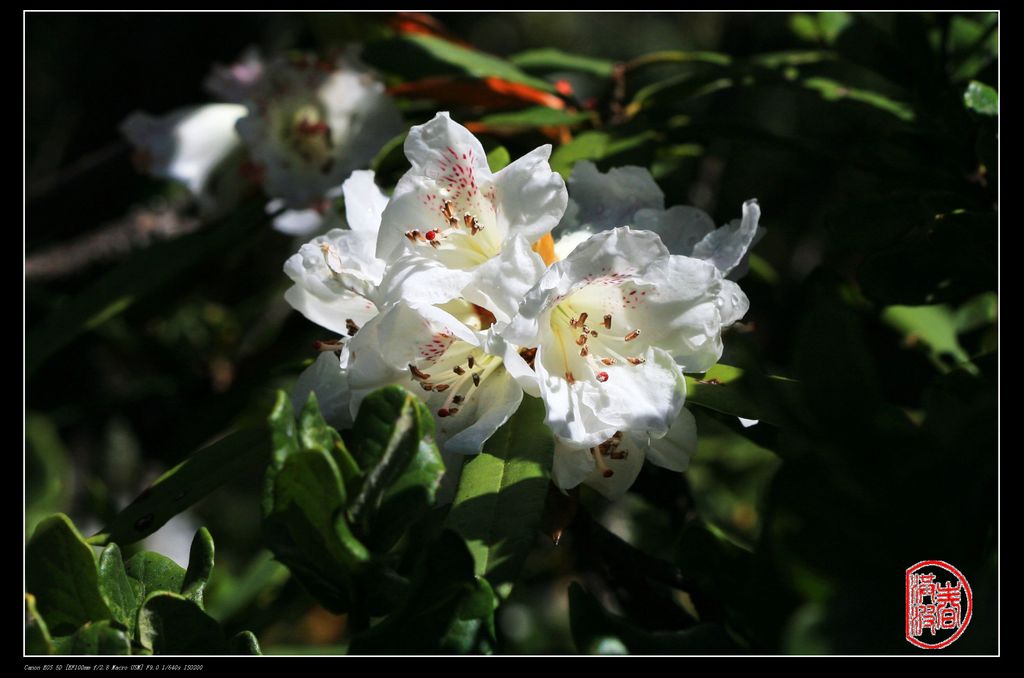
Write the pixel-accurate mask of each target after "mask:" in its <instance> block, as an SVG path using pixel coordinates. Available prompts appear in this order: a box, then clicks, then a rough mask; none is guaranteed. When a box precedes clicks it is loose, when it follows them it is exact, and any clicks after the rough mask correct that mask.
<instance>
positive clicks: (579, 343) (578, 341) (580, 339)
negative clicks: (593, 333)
mask: <svg viewBox="0 0 1024 678" xmlns="http://www.w3.org/2000/svg"><path fill="white" fill-rule="evenodd" d="M585 343H587V335H585V334H581V335H580V336H579V337H578V338H577V339H576V345H577V346H582V345H583V344H585Z"/></svg>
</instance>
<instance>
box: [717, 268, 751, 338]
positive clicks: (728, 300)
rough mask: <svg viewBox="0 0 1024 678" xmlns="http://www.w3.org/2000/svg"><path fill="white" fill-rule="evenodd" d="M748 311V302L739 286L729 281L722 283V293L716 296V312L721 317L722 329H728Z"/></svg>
mask: <svg viewBox="0 0 1024 678" xmlns="http://www.w3.org/2000/svg"><path fill="white" fill-rule="evenodd" d="M748 310H750V301H749V300H748V299H747V295H746V294H744V293H743V290H741V289H740V286H739V285H737V284H736V283H734V282H733V281H731V280H723V281H722V291H721V292H720V293H719V295H718V312H719V314H721V316H722V327H728V326H729V325H732V324H733V323H734V322H736V321H737V320H741V319H742V318H743V316H745V315H746V314H747V311H748Z"/></svg>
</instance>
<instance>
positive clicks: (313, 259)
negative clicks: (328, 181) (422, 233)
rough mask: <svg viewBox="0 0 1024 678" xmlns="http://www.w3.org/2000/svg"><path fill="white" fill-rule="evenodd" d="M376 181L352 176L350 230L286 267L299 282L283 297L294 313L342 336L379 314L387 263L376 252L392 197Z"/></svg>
mask: <svg viewBox="0 0 1024 678" xmlns="http://www.w3.org/2000/svg"><path fill="white" fill-rule="evenodd" d="M373 176H374V175H373V172H372V171H369V170H365V171H358V172H353V173H352V176H351V177H349V179H348V180H347V181H346V182H345V183H344V184H343V185H342V191H343V192H344V195H345V217H346V221H347V222H348V225H349V226H350V229H351V230H343V229H340V228H338V229H333V230H331V231H330V232H328V233H327V234H326V235H322V236H318V237H316V238H314V239H313V240H312V241H310V242H308V243H306V244H305V245H303V246H302V247H300V248H299V251H298V252H297V253H296V254H293V255H292V256H291V257H290V258H289V259H288V261H286V262H285V265H284V271H285V273H286V274H287V275H288V277H289V278H291V279H292V281H293V282H294V283H295V284H294V285H292V287H291V288H289V289H288V291H287V292H285V299H286V300H287V301H288V303H289V304H291V306H292V308H294V309H295V310H297V311H298V312H299V313H301V314H302V315H304V316H306V318H308V319H309V320H312V321H313V322H315V323H316V324H318V325H320V326H321V327H325V328H327V329H329V330H331V331H333V332H335V333H336V334H338V335H340V336H342V337H347V336H351V335H354V334H355V333H356V331H357V330H358V329H359V327H360V326H362V325H363V324H365V323H366V322H367V321H368V320H370V319H371V318H372V317H374V316H375V315H377V304H376V300H377V291H376V287H377V285H379V284H380V282H381V278H382V277H383V275H384V269H385V264H384V262H383V261H381V260H379V259H377V258H376V257H375V256H374V251H375V248H376V244H377V229H378V228H379V226H380V215H381V213H382V212H383V210H384V206H385V205H387V202H388V198H387V196H385V195H384V194H383V193H382V192H381V190H380V189H379V188H378V187H377V185H376V184H375V183H374V180H373Z"/></svg>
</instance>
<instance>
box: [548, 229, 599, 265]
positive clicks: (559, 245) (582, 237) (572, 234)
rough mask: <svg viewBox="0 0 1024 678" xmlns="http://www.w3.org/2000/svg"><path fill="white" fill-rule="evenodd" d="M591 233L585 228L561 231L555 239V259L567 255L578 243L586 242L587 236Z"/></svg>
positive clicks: (558, 259)
mask: <svg viewBox="0 0 1024 678" xmlns="http://www.w3.org/2000/svg"><path fill="white" fill-rule="evenodd" d="M592 235H593V233H591V232H590V231H589V230H587V229H586V228H581V229H579V230H575V231H564V232H562V233H561V235H560V236H559V238H558V240H556V241H555V257H556V261H561V260H562V259H565V258H566V257H568V256H569V255H570V254H572V251H573V250H574V249H576V247H577V246H579V244H580V243H583V242H586V240H587V238H589V237H590V236H592Z"/></svg>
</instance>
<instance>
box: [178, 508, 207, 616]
mask: <svg viewBox="0 0 1024 678" xmlns="http://www.w3.org/2000/svg"><path fill="white" fill-rule="evenodd" d="M213 553H214V549H213V537H212V536H210V531H209V530H207V529H206V528H205V527H200V528H199V529H198V530H197V531H196V536H195V537H193V538H192V548H191V549H190V550H189V552H188V569H187V570H185V577H184V579H183V580H182V584H181V589H180V590H181V595H183V596H185V597H186V598H188V599H189V600H191V601H193V602H194V603H195V604H196V605H198V606H199V607H203V592H204V591H205V590H206V584H207V582H208V581H209V580H210V575H211V574H212V573H213Z"/></svg>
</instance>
